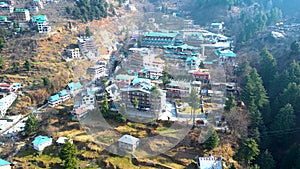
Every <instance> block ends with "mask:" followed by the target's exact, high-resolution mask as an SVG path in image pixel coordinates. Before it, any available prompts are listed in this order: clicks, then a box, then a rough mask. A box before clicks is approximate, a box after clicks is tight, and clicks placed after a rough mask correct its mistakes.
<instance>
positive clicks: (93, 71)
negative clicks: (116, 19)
mask: <svg viewBox="0 0 300 169" xmlns="http://www.w3.org/2000/svg"><path fill="white" fill-rule="evenodd" d="M87 73H88V74H89V75H92V76H93V78H95V79H97V78H101V77H105V76H107V74H106V66H105V65H98V64H97V65H95V66H92V67H89V68H88V70H87Z"/></svg>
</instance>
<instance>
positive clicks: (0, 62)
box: [0, 56, 4, 69]
mask: <svg viewBox="0 0 300 169" xmlns="http://www.w3.org/2000/svg"><path fill="white" fill-rule="evenodd" d="M3 64H4V61H3V57H2V56H0V69H2V66H3Z"/></svg>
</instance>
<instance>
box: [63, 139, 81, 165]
mask: <svg viewBox="0 0 300 169" xmlns="http://www.w3.org/2000/svg"><path fill="white" fill-rule="evenodd" d="M77 153H78V152H77V147H76V145H74V144H72V143H70V141H66V143H65V144H64V145H63V148H62V149H61V151H60V155H59V157H60V159H61V160H62V161H63V164H62V167H63V168H64V169H77V168H78V160H77Z"/></svg>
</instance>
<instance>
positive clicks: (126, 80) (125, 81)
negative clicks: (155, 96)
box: [115, 74, 135, 88]
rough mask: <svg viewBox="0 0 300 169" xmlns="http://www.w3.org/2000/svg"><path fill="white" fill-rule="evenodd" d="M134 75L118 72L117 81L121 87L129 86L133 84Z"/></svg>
mask: <svg viewBox="0 0 300 169" xmlns="http://www.w3.org/2000/svg"><path fill="white" fill-rule="evenodd" d="M134 78H135V77H134V76H131V75H127V74H118V75H117V76H116V77H115V82H116V84H117V86H118V87H119V88H123V87H127V86H129V85H130V84H131V82H132V80H133V79H134Z"/></svg>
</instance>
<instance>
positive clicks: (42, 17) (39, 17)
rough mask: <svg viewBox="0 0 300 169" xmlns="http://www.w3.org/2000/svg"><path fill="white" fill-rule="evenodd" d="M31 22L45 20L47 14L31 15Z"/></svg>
mask: <svg viewBox="0 0 300 169" xmlns="http://www.w3.org/2000/svg"><path fill="white" fill-rule="evenodd" d="M31 20H32V22H46V21H47V16H46V15H36V16H32V17H31Z"/></svg>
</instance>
